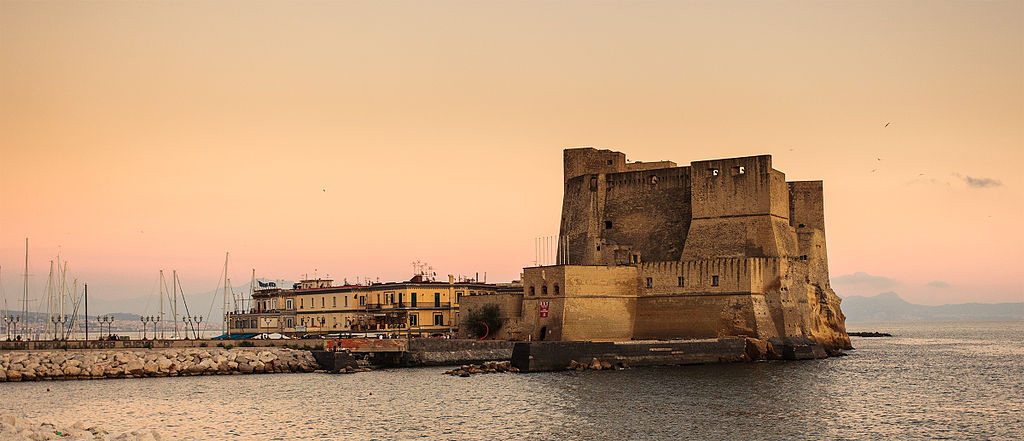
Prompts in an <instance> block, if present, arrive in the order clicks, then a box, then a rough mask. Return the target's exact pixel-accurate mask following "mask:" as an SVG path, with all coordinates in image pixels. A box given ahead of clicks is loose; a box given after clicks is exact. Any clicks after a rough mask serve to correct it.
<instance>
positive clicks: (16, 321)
mask: <svg viewBox="0 0 1024 441" xmlns="http://www.w3.org/2000/svg"><path fill="white" fill-rule="evenodd" d="M12 318H13V319H14V322H13V323H14V338H15V339H17V338H18V322H19V321H21V316H20V315H16V316H14V317H12Z"/></svg>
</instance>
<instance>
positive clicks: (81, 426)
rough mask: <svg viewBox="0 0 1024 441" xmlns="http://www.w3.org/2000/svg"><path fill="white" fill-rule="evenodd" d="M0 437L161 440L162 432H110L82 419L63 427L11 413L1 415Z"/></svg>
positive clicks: (109, 440)
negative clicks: (15, 415)
mask: <svg viewBox="0 0 1024 441" xmlns="http://www.w3.org/2000/svg"><path fill="white" fill-rule="evenodd" d="M0 439H4V440H12V441H20V440H43V439H70V440H104V441H159V440H160V439H162V438H161V437H160V433H159V432H157V431H155V430H136V431H133V432H126V433H121V434H111V433H110V432H108V431H106V430H104V429H102V428H100V427H96V426H90V425H87V424H85V423H82V422H81V421H79V422H76V423H74V424H72V425H70V426H67V427H63V426H60V425H56V424H51V423H40V422H37V421H33V420H30V419H27V418H16V417H14V416H11V415H3V416H0Z"/></svg>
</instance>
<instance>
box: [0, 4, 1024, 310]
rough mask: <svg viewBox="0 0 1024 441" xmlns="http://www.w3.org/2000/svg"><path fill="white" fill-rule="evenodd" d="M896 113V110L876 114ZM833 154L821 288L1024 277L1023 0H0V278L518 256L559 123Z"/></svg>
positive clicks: (981, 283)
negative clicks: (56, 271)
mask: <svg viewBox="0 0 1024 441" xmlns="http://www.w3.org/2000/svg"><path fill="white" fill-rule="evenodd" d="M887 125H888V126H887ZM575 146H594V147H598V148H609V149H614V150H619V151H623V152H625V153H626V155H627V158H628V159H630V160H641V161H654V160H673V161H676V162H678V163H680V164H688V163H689V162H690V161H693V160H700V159H709V158H719V157H731V156H749V155H759V154H771V155H773V156H774V166H775V168H777V169H779V170H781V171H783V172H784V173H786V177H787V179H789V180H808V179H822V180H824V183H825V184H824V185H825V210H826V211H825V216H826V221H827V236H828V246H829V262H830V270H831V275H832V278H833V287H834V288H835V289H836V291H837V293H838V294H839V295H840V296H845V295H872V294H877V293H879V292H883V291H895V292H897V293H899V294H900V295H901V296H903V297H904V298H905V299H907V300H909V301H911V302H915V303H922V304H943V303H963V302H1011V301H1016V302H1020V301H1024V281H1022V280H1024V279H1022V277H1024V254H1022V253H1024V233H1022V228H1024V208H1022V207H1024V205H1022V204H1024V178H1022V174H1021V167H1022V166H1024V2H1021V1H1005V2H999V1H993V2H987V1H985V2H982V1H972V2H942V1H917V2H900V1H884V2H675V1H667V2H656V1H641V2H617V1H607V2H603V1H593V2H572V1H563V2H519V1H509V2H496V1H489V2H478V1H465V2H448V1H431V2H421V1H410V2H376V1H367V2H343V1H338V2H327V1H287V2H285V1H280V2H252V1H239V2H225V1H218V2H189V1H168V2H156V1H148V2H86V1H53V2H47V1H25V2H21V1H11V0H4V1H0V285H2V287H3V293H4V294H5V295H6V296H7V298H8V302H9V303H12V305H11V306H12V309H13V308H14V306H13V302H14V299H16V298H17V296H18V295H19V293H20V292H21V289H22V282H21V277H22V276H21V274H22V272H23V271H24V268H23V265H24V241H25V238H26V237H28V238H29V241H30V247H31V248H30V250H29V253H30V255H29V257H30V270H29V271H30V274H31V279H30V280H31V282H30V283H31V289H32V295H33V296H34V297H36V296H40V295H41V294H42V292H43V289H44V285H45V282H46V277H47V272H48V267H49V261H50V260H51V259H53V258H54V257H55V256H56V255H57V253H58V252H59V253H61V255H62V258H66V259H68V261H69V270H70V274H69V276H71V277H74V278H78V279H79V280H80V281H84V282H88V283H89V292H90V297H93V296H95V297H99V298H106V299H118V298H131V297H142V296H147V295H150V294H151V293H152V292H153V291H154V290H155V289H156V288H155V286H156V285H155V284H156V279H157V273H158V271H159V270H160V269H165V270H167V271H170V270H171V269H177V270H178V272H179V274H181V278H182V285H183V287H184V288H185V290H186V292H199V291H208V290H212V289H214V288H215V287H216V286H217V282H218V277H219V274H220V273H221V269H222V266H223V260H224V253H225V252H230V253H231V271H230V276H231V278H232V279H233V282H234V283H235V284H244V283H248V280H249V276H250V271H251V270H252V269H253V268H255V269H256V274H257V276H259V277H264V278H270V279H287V280H297V279H299V278H301V277H302V276H303V274H309V275H310V276H312V275H313V274H314V271H315V272H316V274H318V275H321V276H324V275H330V276H331V277H333V278H334V279H336V280H341V279H342V278H345V277H347V278H348V279H349V280H350V281H354V280H355V278H356V277H360V278H362V277H366V276H370V277H372V278H377V277H380V278H381V279H382V280H399V279H406V278H408V277H409V276H410V274H411V272H412V267H411V265H410V262H412V261H414V260H422V261H426V262H429V263H430V264H431V265H433V267H434V268H435V271H437V273H438V274H439V275H446V274H450V273H451V274H457V275H458V274H464V275H472V274H474V273H477V272H479V273H480V275H481V276H483V273H484V272H486V273H487V277H488V281H489V282H497V281H509V280H512V279H516V278H518V277H519V273H520V271H521V268H522V267H523V266H528V265H532V264H533V260H534V238H535V237H537V236H546V235H555V234H557V228H558V219H559V213H560V206H561V198H562V174H561V173H562V172H561V170H562V168H561V167H562V164H561V158H562V156H561V155H562V153H561V152H562V149H564V148H567V147H575Z"/></svg>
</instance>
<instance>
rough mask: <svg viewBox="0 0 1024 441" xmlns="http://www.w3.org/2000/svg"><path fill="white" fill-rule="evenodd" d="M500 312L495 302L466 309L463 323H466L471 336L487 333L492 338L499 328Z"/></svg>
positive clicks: (481, 335)
mask: <svg viewBox="0 0 1024 441" xmlns="http://www.w3.org/2000/svg"><path fill="white" fill-rule="evenodd" d="M500 312H501V308H499V307H498V305H497V304H496V303H488V304H486V305H484V306H481V307H479V308H473V309H470V310H469V311H467V313H466V316H465V317H463V320H464V321H463V323H465V324H466V330H467V331H468V332H469V335H470V336H471V337H474V338H479V337H483V336H484V335H485V334H487V335H488V336H489V337H490V338H494V335H495V334H496V333H497V332H498V330H499V329H501V319H500V318H498V316H499V314H500ZM485 323H486V326H485V325H484V324H485Z"/></svg>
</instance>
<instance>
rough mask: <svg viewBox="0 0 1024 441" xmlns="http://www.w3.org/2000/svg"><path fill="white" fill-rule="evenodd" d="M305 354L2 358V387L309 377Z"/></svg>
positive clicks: (171, 352) (186, 352) (246, 351)
mask: <svg viewBox="0 0 1024 441" xmlns="http://www.w3.org/2000/svg"><path fill="white" fill-rule="evenodd" d="M316 366H317V365H316V361H315V360H314V359H313V356H312V354H310V352H309V351H302V350H293V349H287V348H234V349H222V348H209V349H207V348H170V349H150V350H92V351H39V352H5V353H3V354H0V382H3V381H33V380H87V379H101V378H140V377H178V376H188V375H231V374H262V373H283V372H312V371H313V370H314V369H316Z"/></svg>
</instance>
